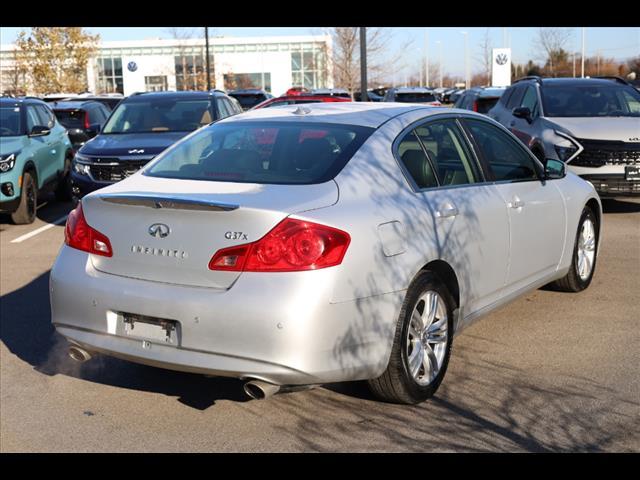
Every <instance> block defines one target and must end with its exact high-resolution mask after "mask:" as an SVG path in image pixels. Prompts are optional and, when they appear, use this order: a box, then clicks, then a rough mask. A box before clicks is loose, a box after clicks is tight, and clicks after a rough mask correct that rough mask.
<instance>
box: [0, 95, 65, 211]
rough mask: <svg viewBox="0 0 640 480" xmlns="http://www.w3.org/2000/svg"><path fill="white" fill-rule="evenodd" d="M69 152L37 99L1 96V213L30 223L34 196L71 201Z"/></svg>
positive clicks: (54, 122)
mask: <svg viewBox="0 0 640 480" xmlns="http://www.w3.org/2000/svg"><path fill="white" fill-rule="evenodd" d="M72 160H73V149H72V146H71V142H70V141H69V137H68V135H67V131H66V129H65V128H64V127H63V126H62V125H60V123H59V122H58V121H57V120H56V117H55V115H54V114H53V112H52V111H51V109H50V108H49V107H48V106H47V104H46V103H45V102H43V101H41V100H38V99H37V98H29V97H25V98H13V97H2V98H0V212H1V213H9V214H11V219H12V220H13V222H14V223H32V222H33V221H34V219H35V217H36V205H37V203H38V195H39V194H40V193H42V192H43V191H46V190H49V189H52V190H55V194H56V197H57V198H58V199H59V200H69V199H71V187H70V182H69V171H70V169H71V161H72Z"/></svg>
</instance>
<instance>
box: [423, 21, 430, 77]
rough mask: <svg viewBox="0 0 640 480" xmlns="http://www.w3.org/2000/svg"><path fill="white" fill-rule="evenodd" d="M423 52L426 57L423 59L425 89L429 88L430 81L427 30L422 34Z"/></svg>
mask: <svg viewBox="0 0 640 480" xmlns="http://www.w3.org/2000/svg"><path fill="white" fill-rule="evenodd" d="M424 51H425V55H426V59H425V68H426V71H425V79H426V81H425V85H424V86H425V87H427V88H429V84H430V83H431V82H430V79H429V30H425V32H424Z"/></svg>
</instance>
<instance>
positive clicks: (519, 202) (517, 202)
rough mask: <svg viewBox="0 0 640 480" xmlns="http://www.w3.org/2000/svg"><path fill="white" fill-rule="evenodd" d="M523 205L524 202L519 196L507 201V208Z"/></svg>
mask: <svg viewBox="0 0 640 480" xmlns="http://www.w3.org/2000/svg"><path fill="white" fill-rule="evenodd" d="M522 207H524V202H523V201H522V200H520V199H519V198H514V199H513V201H511V202H509V208H522Z"/></svg>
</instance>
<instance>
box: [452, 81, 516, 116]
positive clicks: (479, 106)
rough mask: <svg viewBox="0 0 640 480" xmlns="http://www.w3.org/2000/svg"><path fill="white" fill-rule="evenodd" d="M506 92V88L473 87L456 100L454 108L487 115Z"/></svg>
mask: <svg viewBox="0 0 640 480" xmlns="http://www.w3.org/2000/svg"><path fill="white" fill-rule="evenodd" d="M504 92H505V88H504V87H473V88H470V89H469V90H465V91H464V92H463V93H462V94H461V95H460V96H459V97H458V98H457V100H456V103H455V105H454V106H453V107H454V108H462V109H464V110H472V111H474V112H478V113H487V112H488V111H489V110H491V109H492V108H493V107H494V105H495V104H496V103H498V100H500V97H501V96H502V94H503V93H504Z"/></svg>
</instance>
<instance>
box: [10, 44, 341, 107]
mask: <svg viewBox="0 0 640 480" xmlns="http://www.w3.org/2000/svg"><path fill="white" fill-rule="evenodd" d="M12 50H13V45H7V46H4V45H3V46H2V49H1V51H0V60H1V64H2V66H1V67H2V72H1V74H2V77H4V78H3V81H2V83H3V84H4V83H5V79H6V77H7V76H8V75H9V74H10V73H9V72H10V70H11V67H12V61H11V58H12V53H11V51H12ZM205 52H206V49H205V41H204V39H188V40H171V39H168V40H162V39H157V40H139V41H113V42H102V43H101V44H100V45H99V48H98V52H97V54H96V56H95V57H94V58H92V59H91V60H90V61H89V65H88V66H87V83H88V89H89V91H91V92H93V93H111V92H120V93H122V94H123V95H125V96H126V95H130V94H132V93H134V92H142V91H157V90H204V89H206V85H207V83H206V53H205ZM331 53H332V52H331V37H330V36H329V35H306V36H279V37H215V38H210V39H209V56H210V72H211V88H217V89H220V90H226V91H229V90H233V89H236V88H260V89H264V90H266V91H268V92H270V93H272V94H273V95H276V96H278V95H281V94H283V93H284V92H286V90H287V89H289V88H291V87H299V86H303V87H306V88H309V89H312V88H333V72H332V64H331ZM51 93H56V92H51Z"/></svg>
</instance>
